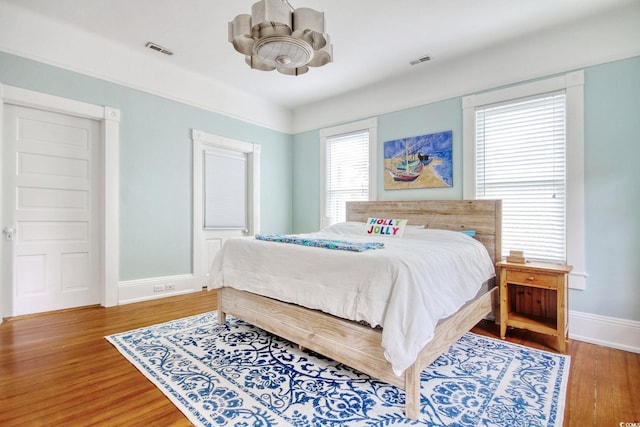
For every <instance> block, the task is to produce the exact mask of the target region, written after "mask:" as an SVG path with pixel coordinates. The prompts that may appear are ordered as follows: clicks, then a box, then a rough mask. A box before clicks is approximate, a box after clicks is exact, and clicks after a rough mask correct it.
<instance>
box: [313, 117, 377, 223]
mask: <svg viewBox="0 0 640 427" xmlns="http://www.w3.org/2000/svg"><path fill="white" fill-rule="evenodd" d="M320 139H321V146H322V162H321V171H322V172H321V173H322V178H321V182H322V186H323V191H322V203H321V205H322V206H321V208H322V212H321V218H322V220H321V227H324V226H327V225H330V224H333V223H336V222H342V221H344V220H345V203H346V202H347V201H350V200H374V199H375V191H376V188H375V179H374V178H375V170H374V165H375V141H376V120H375V119H371V120H365V121H362V122H357V123H351V124H348V125H344V126H339V127H335V128H331V129H323V130H321V131H320Z"/></svg>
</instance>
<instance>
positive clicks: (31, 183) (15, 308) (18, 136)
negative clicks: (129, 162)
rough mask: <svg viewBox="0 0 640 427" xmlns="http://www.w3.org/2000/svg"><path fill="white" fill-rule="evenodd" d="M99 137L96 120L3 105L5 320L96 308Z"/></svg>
mask: <svg viewBox="0 0 640 427" xmlns="http://www.w3.org/2000/svg"><path fill="white" fill-rule="evenodd" d="M100 132H101V125H100V123H99V122H98V121H95V120H91V119H85V118H81V117H75V116H70V115H65V114H58V113H53V112H48V111H42V110H37V109H30V108H24V107H18V106H13V105H6V106H5V109H4V135H3V147H2V148H3V156H2V157H3V165H2V168H3V171H4V176H3V189H2V193H3V216H2V218H3V222H4V224H3V231H4V233H3V244H4V245H5V246H4V249H5V250H6V251H5V252H4V254H5V255H6V259H8V260H9V262H6V263H5V268H4V269H3V273H4V274H3V276H4V278H9V280H3V286H10V287H11V291H10V292H7V291H6V289H5V293H4V294H5V295H11V299H12V301H11V305H10V306H11V312H10V313H6V314H9V315H12V316H18V315H23V314H30V313H38V312H43V311H50V310H58V309H65V308H70V307H79V306H85V305H92V304H98V303H99V302H100V289H101V284H100V274H99V272H100V268H101V266H100V262H101V259H102V257H101V254H100V253H99V252H100V249H99V248H100V245H99V242H100V239H101V236H100V235H99V233H100V231H99V230H100V229H101V228H100V221H101V218H100V217H101V215H100V212H101V210H100V198H99V194H98V191H97V189H99V188H101V186H100V185H99V184H100V180H101V176H102V172H101V170H100V162H99V161H98V160H99V157H98V156H99V153H100V152H101V145H102V144H101V141H102V138H101V134H100ZM7 282H9V283H7Z"/></svg>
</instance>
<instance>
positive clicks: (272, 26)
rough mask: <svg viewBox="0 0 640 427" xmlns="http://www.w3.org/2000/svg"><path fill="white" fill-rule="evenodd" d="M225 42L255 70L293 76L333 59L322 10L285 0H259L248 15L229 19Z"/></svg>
mask: <svg viewBox="0 0 640 427" xmlns="http://www.w3.org/2000/svg"><path fill="white" fill-rule="evenodd" d="M229 42H231V44H233V47H234V48H235V49H236V50H237V51H238V52H240V53H242V54H243V55H245V61H246V62H247V64H248V65H249V66H250V67H251V68H254V69H256V70H262V71H273V70H278V71H279V72H281V73H283V74H288V75H292V76H297V75H300V74H304V73H306V72H307V71H309V67H321V66H323V65H326V64H328V63H329V62H331V61H333V46H332V45H331V43H330V42H329V35H328V34H327V33H325V32H324V13H323V12H318V11H315V10H313V9H309V8H307V7H301V8H298V9H294V8H293V7H292V6H291V4H290V3H289V1H288V0H261V1H259V2H257V3H255V4H254V5H253V6H252V7H251V15H247V14H243V15H238V16H236V17H235V19H234V20H233V21H231V22H229Z"/></svg>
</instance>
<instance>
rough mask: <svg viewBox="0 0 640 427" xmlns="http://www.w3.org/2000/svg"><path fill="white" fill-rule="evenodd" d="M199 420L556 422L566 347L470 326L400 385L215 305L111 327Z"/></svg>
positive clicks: (116, 339)
mask: <svg viewBox="0 0 640 427" xmlns="http://www.w3.org/2000/svg"><path fill="white" fill-rule="evenodd" d="M106 338H107V339H108V340H109V342H111V343H112V344H113V345H114V346H115V347H116V348H117V349H118V350H119V351H120V352H121V353H122V354H123V355H124V356H125V357H126V358H127V359H128V360H129V361H130V362H131V363H133V364H134V365H135V366H136V368H138V369H139V370H140V371H141V372H142V373H143V374H144V375H145V376H146V377H147V378H148V379H149V380H151V381H152V382H153V383H154V384H155V385H156V386H157V387H158V388H160V390H162V391H163V392H164V394H165V395H167V397H169V399H171V401H172V402H173V403H174V404H175V405H176V406H177V407H178V408H179V409H180V410H181V411H182V412H183V413H184V414H185V415H186V416H187V418H189V420H190V421H191V422H192V423H194V424H195V425H197V426H201V425H202V426H208V425H225V426H265V427H266V426H390V425H405V424H415V425H427V426H560V425H562V421H563V416H564V402H565V396H566V388H567V378H568V375H569V360H570V359H569V357H568V356H563V355H558V354H554V353H549V352H544V351H539V350H535V349H531V348H527V347H523V346H519V345H515V344H511V343H508V342H505V341H501V340H496V339H492V338H487V337H483V336H479V335H476V334H473V333H467V334H465V335H464V336H463V337H462V338H461V339H460V340H459V341H458V342H457V343H455V344H454V345H453V346H452V347H451V348H450V349H449V351H448V352H447V353H445V354H443V355H442V356H441V357H440V358H439V359H438V360H436V361H435V362H434V363H433V364H432V365H431V366H430V367H429V368H427V369H425V370H424V371H423V372H422V379H421V398H420V400H421V414H420V419H419V420H418V421H417V422H413V421H411V420H408V419H407V418H405V417H404V399H405V395H404V392H403V391H402V390H399V389H397V388H396V387H393V386H390V385H388V384H386V383H384V382H381V381H377V380H373V379H371V378H370V377H368V376H366V375H364V374H362V373H359V372H357V371H354V370H352V369H350V368H348V367H345V366H344V365H340V364H338V363H336V362H334V361H332V360H328V359H326V358H323V357H321V356H318V355H316V354H314V353H310V352H305V351H301V350H299V349H298V348H297V346H296V345H294V344H292V343H290V342H288V341H286V340H283V339H281V338H279V337H276V336H274V335H271V334H269V333H267V332H265V331H263V330H261V329H258V328H256V327H254V326H252V325H249V324H247V323H245V322H243V321H241V320H238V319H235V318H232V317H228V318H227V324H226V325H224V326H219V325H218V323H217V316H216V312H210V313H205V314H201V315H197V316H192V317H188V318H184V319H179V320H175V321H172V322H168V323H164V324H160V325H155V326H150V327H148V328H142V329H138V330H135V331H129V332H123V333H120V334H116V335H111V336H108V337H106Z"/></svg>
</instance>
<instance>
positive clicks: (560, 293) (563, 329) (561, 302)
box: [556, 275, 568, 354]
mask: <svg viewBox="0 0 640 427" xmlns="http://www.w3.org/2000/svg"><path fill="white" fill-rule="evenodd" d="M566 284H567V282H566V280H565V276H564V275H563V276H559V277H558V286H557V293H556V295H557V299H558V312H557V316H558V323H557V331H558V351H559V352H560V353H562V354H566V353H567V338H568V337H567V312H566V308H567V286H566Z"/></svg>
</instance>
